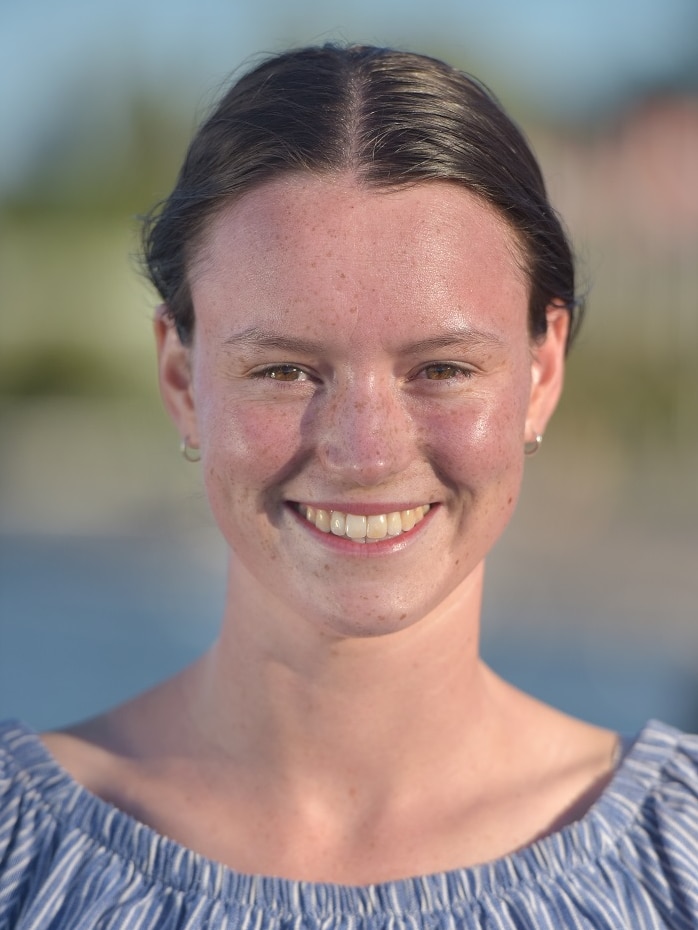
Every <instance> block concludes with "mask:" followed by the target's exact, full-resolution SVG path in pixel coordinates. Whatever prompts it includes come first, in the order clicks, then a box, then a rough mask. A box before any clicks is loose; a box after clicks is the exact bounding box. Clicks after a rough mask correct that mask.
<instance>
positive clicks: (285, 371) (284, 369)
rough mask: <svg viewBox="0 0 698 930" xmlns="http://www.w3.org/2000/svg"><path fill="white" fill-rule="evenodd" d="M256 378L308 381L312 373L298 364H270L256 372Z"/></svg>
mask: <svg viewBox="0 0 698 930" xmlns="http://www.w3.org/2000/svg"><path fill="white" fill-rule="evenodd" d="M255 377H256V378H271V380H272V381H308V380H309V379H310V375H309V374H308V372H307V371H303V369H302V368H298V366H297V365H270V366H269V367H268V368H263V369H262V370H261V371H257V372H255Z"/></svg>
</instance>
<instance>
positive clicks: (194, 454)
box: [179, 436, 201, 462]
mask: <svg viewBox="0 0 698 930" xmlns="http://www.w3.org/2000/svg"><path fill="white" fill-rule="evenodd" d="M179 451H180V452H181V453H182V457H183V458H185V459H186V460H187V462H199V461H201V453H200V452H199V447H198V446H190V445H189V437H188V436H185V437H184V439H182V441H181V442H180V444H179Z"/></svg>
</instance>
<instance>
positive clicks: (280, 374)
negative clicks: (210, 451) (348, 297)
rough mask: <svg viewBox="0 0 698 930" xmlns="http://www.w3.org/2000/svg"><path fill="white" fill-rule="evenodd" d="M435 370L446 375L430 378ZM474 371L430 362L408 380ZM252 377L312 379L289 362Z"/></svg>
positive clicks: (459, 375)
mask: <svg viewBox="0 0 698 930" xmlns="http://www.w3.org/2000/svg"><path fill="white" fill-rule="evenodd" d="M430 371H432V372H434V371H437V372H441V373H445V372H448V375H447V377H438V376H437V377H435V378H430V377H429V374H428V373H429V372H430ZM473 374H474V372H473V370H472V369H471V368H465V367H463V366H461V365H456V364H454V363H452V362H431V363H430V364H428V365H424V366H423V367H422V368H420V369H419V370H418V371H417V372H416V374H414V375H412V376H410V378H409V380H410V381H414V380H417V379H419V378H421V377H422V376H424V377H423V380H426V381H456V380H460V379H461V378H464V379H466V380H467V379H469V378H472V376H473ZM285 375H295V376H296V377H290V378H288V377H284V376H285ZM252 376H253V377H254V378H260V379H268V380H270V381H278V382H279V383H281V384H294V383H297V382H299V381H311V380H313V378H312V376H311V375H310V374H309V373H308V372H307V371H305V369H303V368H300V367H299V366H298V365H292V364H290V363H282V364H280V365H269V366H268V367H267V368H262V369H260V370H259V371H255V372H253V375H252Z"/></svg>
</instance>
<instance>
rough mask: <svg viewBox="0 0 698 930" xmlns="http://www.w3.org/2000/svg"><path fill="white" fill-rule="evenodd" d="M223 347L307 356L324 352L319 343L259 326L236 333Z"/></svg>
mask: <svg viewBox="0 0 698 930" xmlns="http://www.w3.org/2000/svg"><path fill="white" fill-rule="evenodd" d="M223 345H226V346H242V347H245V346H248V347H249V348H255V349H280V350H281V351H283V352H300V353H304V354H306V355H317V354H318V353H319V352H321V351H322V345H321V343H319V342H313V341H312V340H311V339H298V338H296V337H294V336H285V335H283V334H282V333H278V332H275V331H274V330H266V329H260V328H259V327H258V326H250V327H249V328H248V329H243V330H242V332H239V333H234V334H233V335H232V336H229V337H228V338H227V339H226V340H225V342H224V343H223Z"/></svg>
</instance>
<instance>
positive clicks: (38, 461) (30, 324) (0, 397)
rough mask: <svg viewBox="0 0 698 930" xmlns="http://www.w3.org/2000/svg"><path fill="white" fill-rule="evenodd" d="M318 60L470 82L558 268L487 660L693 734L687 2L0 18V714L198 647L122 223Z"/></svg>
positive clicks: (498, 571) (216, 603)
mask: <svg viewBox="0 0 698 930" xmlns="http://www.w3.org/2000/svg"><path fill="white" fill-rule="evenodd" d="M325 41H342V42H348V41H357V42H368V43H375V44H385V45H393V46H398V47H403V48H410V49H415V50H418V51H423V52H427V53H429V54H432V55H436V56H438V57H442V58H445V59H446V60H448V61H449V62H451V63H453V64H455V65H458V66H460V67H463V68H465V69H466V70H469V71H472V72H474V73H475V74H477V75H478V76H479V77H480V78H482V79H483V80H485V81H486V83H488V84H489V85H490V86H491V87H492V88H493V89H494V91H495V92H496V93H497V95H498V96H499V97H500V98H501V99H502V101H503V102H504V104H505V106H506V107H507V108H508V109H509V110H510V112H511V113H512V114H513V115H514V116H515V118H517V120H518V121H519V122H520V123H521V124H522V125H523V127H524V128H525V130H526V132H527V133H528V135H529V137H530V138H531V140H532V142H533V145H534V148H535V149H536V151H537V152H538V154H539V157H540V159H541V162H542V164H543V167H544V170H545V173H546V177H547V179H548V183H549V188H550V191H551V194H552V198H553V201H554V203H555V204H556V206H557V207H558V208H559V210H560V212H561V213H562V215H563V216H564V218H565V220H566V222H567V225H568V227H569V229H570V231H571V233H572V237H573V240H574V243H575V247H576V250H577V253H578V255H579V258H580V270H581V277H582V284H583V286H584V288H585V289H586V290H588V293H589V299H588V303H589V314H588V318H587V321H586V325H585V328H584V329H583V331H582V333H581V336H580V339H579V343H578V345H577V347H576V349H575V350H574V352H573V354H572V356H571V358H570V363H569V373H568V384H567V388H566V395H565V398H564V401H563V403H562V406H561V408H560V410H559V412H558V414H557V415H556V418H555V420H554V422H553V424H552V426H551V428H550V429H549V432H548V435H547V436H546V440H545V444H544V446H543V449H542V450H541V453H540V454H539V455H538V456H537V457H536V458H535V459H532V460H530V461H529V462H528V463H527V477H526V483H525V488H524V494H523V498H522V501H521V505H520V507H519V510H518V512H517V515H516V517H515V519H514V522H513V525H512V526H511V528H510V531H509V533H508V535H507V536H506V538H505V539H504V540H503V541H502V542H501V544H500V545H499V546H498V548H497V550H496V552H495V553H494V555H493V557H492V558H491V560H490V565H489V574H488V597H487V603H486V611H485V630H484V650H485V653H486V656H487V658H488V659H489V660H490V662H491V663H492V664H493V665H494V666H495V668H497V669H498V670H499V671H500V672H501V673H502V674H504V675H505V676H508V677H510V678H511V679H512V680H513V681H515V682H516V683H518V684H520V685H521V686H523V687H525V688H527V689H528V690H530V691H532V692H533V693H535V694H537V695H539V696H540V697H542V698H544V699H546V700H549V701H552V702H553V703H556V704H558V705H559V706H561V707H563V708H564V709H566V710H568V711H571V712H573V713H577V714H579V715H581V716H583V717H585V718H587V719H589V720H593V721H595V722H598V723H603V724H606V725H609V726H615V727H618V728H620V729H622V730H626V731H632V730H636V729H637V728H638V727H639V726H641V725H642V723H643V722H644V720H645V718H647V717H649V716H658V717H662V718H664V719H665V720H668V721H669V722H672V723H676V724H678V725H680V726H685V727H688V728H693V729H698V674H697V673H696V659H697V658H698V478H697V475H698V4H697V3H696V2H695V0H614V2H613V3H608V2H607V0H583V2H582V0H579V2H574V0H570V2H563V3H560V2H559V0H528V2H527V3H525V4H524V3H520V2H517V0H488V2H487V3H482V2H469V0H431V2H429V3H426V2H424V0H402V2H400V3H397V2H395V0H382V2H381V3H379V4H376V3H374V2H368V0H354V2H353V3H352V4H349V3H341V4H340V3H336V2H334V0H324V2H319V0H297V2H294V3H293V4H290V3H283V2H282V0H276V2H274V0H270V2H258V3H254V4H252V3H243V2H241V0H197V2H193V0H102V2H100V3H91V2H88V0H60V2H58V3H56V2H55V0H33V2H32V3H27V4H18V3H12V2H11V0H0V76H1V78H2V79H1V80H0V138H1V140H2V141H1V145H0V717H4V716H21V717H24V718H25V719H26V720H27V721H28V722H29V723H30V724H32V725H34V726H35V727H38V728H41V727H48V726H55V725H58V724H60V723H64V722H67V721H69V720H71V719H74V718H76V717H81V716H85V715H87V714H91V713H94V712H96V711H98V710H100V709H102V708H103V707H105V706H107V705H108V704H110V703H112V702H114V701H117V700H121V699H124V698H126V697H127V696H129V694H131V693H133V692H135V691H136V690H138V689H140V688H143V687H145V686H147V685H149V684H152V683H154V682H155V681H157V680H158V678H160V677H162V676H163V675H165V674H168V673H170V672H172V671H174V670H175V669H177V668H178V667H179V666H180V665H182V664H183V663H184V662H186V661H188V660H189V659H190V658H193V657H194V656H196V655H197V654H198V653H199V652H200V651H202V650H203V649H204V648H205V647H206V645H207V644H208V643H209V642H210V641H211V639H212V638H213V637H214V636H215V632H216V625H217V618H218V615H219V612H220V607H221V603H222V596H223V567H224V556H223V551H222V547H221V544H220V543H219V541H218V538H217V535H216V532H215V529H214V528H213V527H212V524H211V520H210V518H209V516H208V514H207V511H206V506H205V502H204V499H203V494H202V491H201V488H200V485H199V476H198V469H197V467H196V466H192V465H187V464H186V463H185V462H184V461H183V460H182V459H181V458H180V457H179V454H178V448H177V447H178V437H177V435H176V434H175V431H174V429H173V428H172V427H171V426H170V425H169V423H168V422H167V421H166V418H165V415H164V413H163V412H162V411H161V409H160V405H159V399H158V396H157V386H156V380H155V366H154V354H153V345H152V339H151V325H150V320H151V317H152V313H153V308H154V306H155V296H154V294H152V293H151V292H150V291H149V289H148V288H147V287H146V285H145V284H144V283H143V282H142V280H141V279H140V277H139V272H138V264H137V260H136V258H135V255H136V253H137V250H138V219H137V218H138V215H139V214H142V213H144V212H145V211H146V210H147V209H148V208H149V207H150V206H151V205H152V204H153V203H154V202H155V201H157V200H158V199H159V198H161V197H162V196H164V195H165V194H166V193H167V192H168V191H169V189H170V187H171V185H172V183H173V181H174V176H175V172H176V170H177V168H178V165H179V162H180V161H181V159H182V156H183V153H184V149H185V146H186V143H187V140H188V139H189V137H190V136H191V134H192V131H193V129H194V127H195V125H196V124H197V122H198V121H199V120H200V119H201V118H202V117H203V115H204V114H205V113H206V111H207V109H208V108H209V107H210V105H211V104H212V102H213V101H214V99H215V98H216V96H217V93H218V92H219V90H220V88H221V86H222V85H223V84H224V83H225V81H226V79H227V78H228V77H229V76H230V75H231V74H232V73H233V72H234V71H235V70H236V69H237V68H239V67H240V66H245V65H249V64H251V63H253V62H254V61H256V60H257V56H258V54H259V53H260V52H261V53H264V52H274V51H279V50H281V49H283V48H286V47H288V46H294V45H303V44H308V43H318V42H325Z"/></svg>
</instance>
